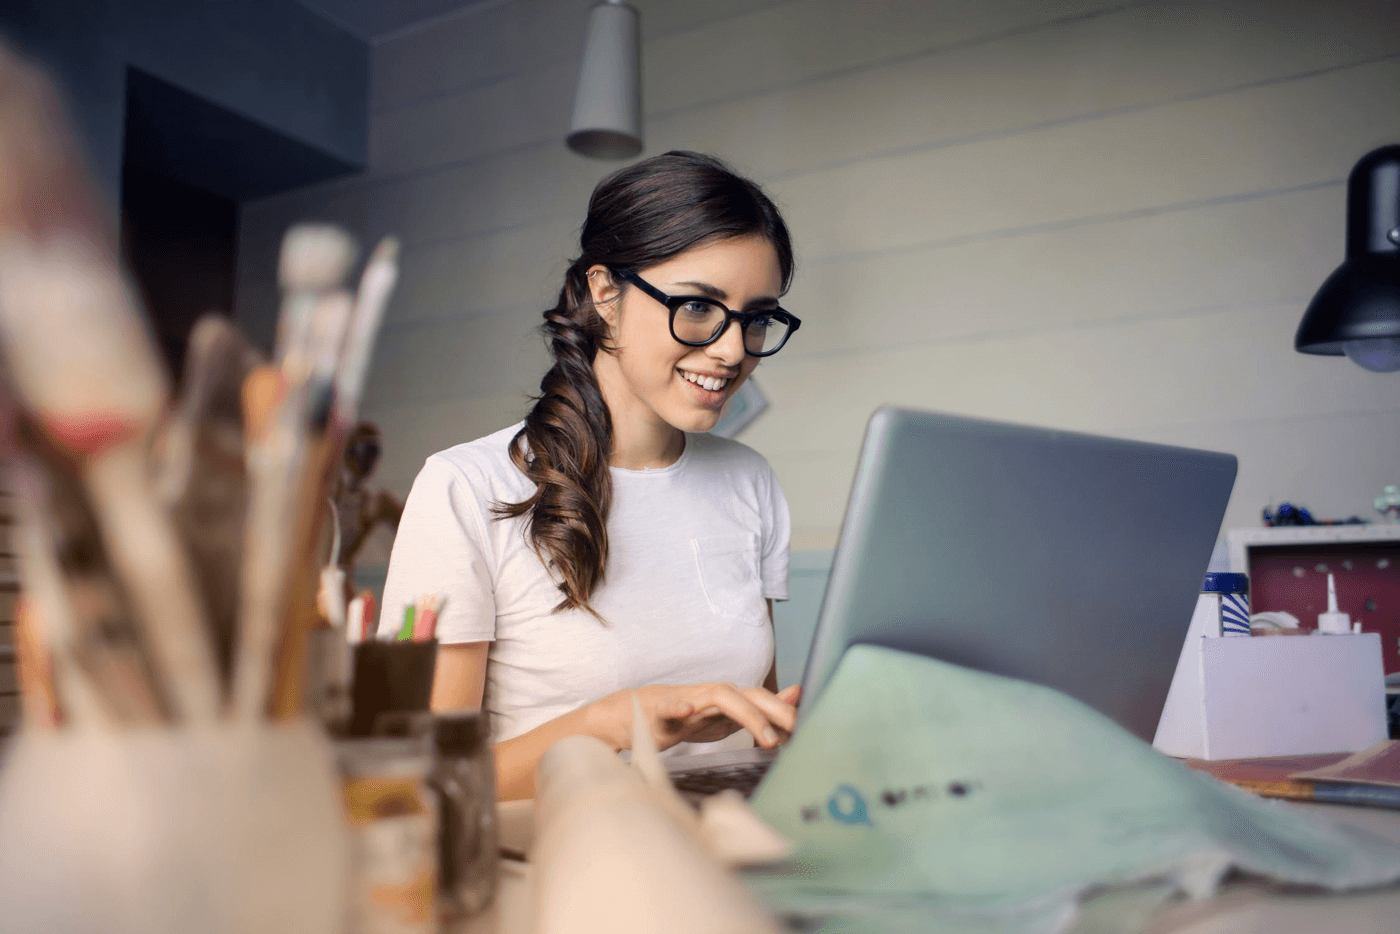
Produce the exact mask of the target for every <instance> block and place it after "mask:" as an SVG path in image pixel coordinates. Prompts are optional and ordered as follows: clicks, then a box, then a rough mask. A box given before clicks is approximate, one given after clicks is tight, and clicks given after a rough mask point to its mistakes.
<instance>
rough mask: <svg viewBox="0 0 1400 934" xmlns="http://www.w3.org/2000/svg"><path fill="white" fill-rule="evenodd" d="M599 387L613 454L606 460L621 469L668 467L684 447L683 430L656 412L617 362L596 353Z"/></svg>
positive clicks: (678, 456)
mask: <svg viewBox="0 0 1400 934" xmlns="http://www.w3.org/2000/svg"><path fill="white" fill-rule="evenodd" d="M594 371H595V372H596V373H597V374H598V388H599V389H600V390H601V391H602V394H603V401H604V402H605V403H607V406H608V414H609V416H611V418H612V453H611V455H610V456H609V457H608V463H609V464H610V465H612V466H613V467H621V468H623V469H624V470H655V469H657V468H659V467H669V466H671V465H672V464H674V463H675V462H676V461H677V460H679V459H680V456H681V452H682V451H684V450H685V432H683V431H681V430H680V429H679V428H676V427H675V426H674V425H672V424H670V423H669V422H667V421H665V420H664V419H662V418H661V416H659V415H657V414H656V412H654V411H653V410H652V408H651V406H649V405H647V404H646V403H645V402H643V401H642V400H641V399H640V398H638V397H637V395H636V393H634V392H631V391H629V389H628V387H627V382H626V380H625V379H624V378H623V377H622V374H621V373H619V372H617V366H616V361H615V360H614V359H613V358H611V357H604V355H603V354H599V355H598V361H597V362H596V363H595V364H594Z"/></svg>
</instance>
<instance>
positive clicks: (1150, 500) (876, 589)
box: [802, 407, 1236, 742]
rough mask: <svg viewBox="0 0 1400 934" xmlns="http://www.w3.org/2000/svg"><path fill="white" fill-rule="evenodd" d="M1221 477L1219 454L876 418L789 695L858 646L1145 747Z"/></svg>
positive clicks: (1215, 517) (1220, 496)
mask: <svg viewBox="0 0 1400 934" xmlns="http://www.w3.org/2000/svg"><path fill="white" fill-rule="evenodd" d="M1235 470H1236V461H1235V458H1234V457H1233V456H1231V455H1228V454H1217V453H1211V452H1207V451H1196V450H1190V449H1187V448H1177V447H1168V446H1164V445H1157V444H1146V443H1143V442H1137V441H1123V440H1117V439H1113V438H1102V437H1096V436H1093V435H1085V434H1077V433H1072V432H1066V431H1055V430H1051V429H1044V428H1030V427H1024V426H1019V425H1010V424H1005V423H1000V422H991V421H982V420H978V419H971V418H962V417H956V416H951V415H941V414H937V413H931V412H917V411H911V410H907V409H899V408H891V407H886V408H881V409H879V410H878V411H876V413H875V414H874V416H873V417H872V418H871V420H870V424H869V427H868V428H867V430H866V435H865V443H864V445H863V447H862V449H861V455H860V463H859V465H858V467H857V468H856V476H855V482H854V484H853V485H852V489H851V496H850V500H849V502H848V503H847V506H846V517H845V521H844V523H843V525H842V529H841V538H840V542H839V543H838V545H837V548H836V553H835V557H834V559H833V562H832V570H831V577H830V579H829V580H828V582H827V587H826V593H825V596H824V598H823V600H822V606H821V611H820V614H819V616H818V619H817V626H816V631H815V632H814V634H813V639H812V649H811V653H810V654H809V655H808V658H807V667H806V670H805V673H804V675H803V679H802V688H803V697H804V698H813V699H815V698H816V697H818V696H819V695H820V693H821V690H822V688H823V687H824V686H825V685H826V682H827V680H828V679H829V678H830V677H831V674H832V672H833V671H834V669H835V668H836V665H837V663H838V662H839V661H840V659H841V656H842V654H843V653H844V652H845V650H846V648H847V647H849V646H850V645H852V644H855V643H873V644H876V645H883V646H888V647H890V648H897V649H903V650H906V651H912V652H919V653H922V654H924V655H929V656H932V657H934V658H939V659H943V660H945V661H948V662H952V663H954V664H958V665H964V666H967V667H969V668H976V669H980V670H983V671H988V672H993V673H995V674H1001V675H1007V676H1009V677H1013V678H1020V679H1023V680H1027V681H1034V682H1037V683H1039V684H1043V685H1046V686H1048V687H1052V688H1055V689H1057V690H1060V691H1063V692H1064V693H1066V694H1069V695H1070V696H1072V697H1075V698H1078V699H1079V700H1081V701H1083V702H1085V703H1087V704H1089V705H1090V706H1092V707H1095V708H1096V709H1098V710H1099V711H1101V712H1102V713H1104V714H1106V715H1108V716H1109V717H1112V718H1113V719H1114V720H1116V721H1117V722H1118V723H1119V724H1121V725H1122V726H1124V727H1126V728H1127V729H1129V730H1131V731H1132V732H1134V733H1136V734H1137V735H1138V736H1140V737H1142V738H1143V739H1145V740H1146V741H1148V742H1151V741H1152V736H1153V733H1154V732H1155V730H1156V728H1157V720H1158V718H1159V717H1160V716H1161V712H1162V705H1163V703H1164V702H1165V700H1166V696H1167V690H1168V688H1169V687H1170V686H1171V679H1172V674H1173V672H1174V671H1175V668H1176V662H1177V658H1178V656H1179V655H1180V653H1181V644H1182V640H1183V639H1184V638H1185V636H1186V630H1187V627H1188V626H1189V624H1190V621H1191V615H1192V610H1193V608H1194V606H1195V601H1196V595H1197V594H1198V593H1199V591H1200V586H1201V580H1202V578H1203V577H1204V575H1205V571H1206V568H1207V566H1208V564H1209V562H1210V555H1211V552H1212V550H1213V548H1214V544H1215V540H1216V537H1217V535H1218V533H1219V529H1220V523H1221V520H1222V518H1223V516H1224V513H1225V505H1226V503H1227V501H1228V500H1229V497H1230V490H1231V488H1232V486H1233V485H1234V480H1235Z"/></svg>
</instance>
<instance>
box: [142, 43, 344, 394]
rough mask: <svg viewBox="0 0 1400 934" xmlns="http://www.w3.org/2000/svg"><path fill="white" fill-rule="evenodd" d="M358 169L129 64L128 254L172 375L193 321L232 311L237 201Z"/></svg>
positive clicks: (265, 195)
mask: <svg viewBox="0 0 1400 934" xmlns="http://www.w3.org/2000/svg"><path fill="white" fill-rule="evenodd" d="M357 168H359V167H358V166H354V165H350V164H349V163H347V162H345V161H343V160H341V159H339V158H337V157H335V156H331V155H329V154H327V153H325V152H322V151H321V150H319V149H316V148H314V147H311V146H308V145H306V144H305V143H303V142H300V141H298V140H294V139H292V138H291V137H289V136H286V135H285V134H283V133H280V132H278V131H277V130H274V129H272V128H271V127H268V126H265V125H263V124H261V123H258V122H257V121H255V120H252V119H250V118H249V117H247V116H244V115H243V114H240V113H236V112H234V111H232V110H229V109H228V108H226V107H223V106H221V105H219V104H217V103H215V102H214V101H211V100H208V99H207V98H204V97H200V96H198V95H196V94H192V93H190V92H189V91H186V90H185V89H183V88H180V87H177V86H176V85H174V84H171V83H170V82H168V81H164V80H162V79H160V78H157V77H155V76H154V75H150V74H147V73H146V72H143V71H141V70H139V69H136V68H128V69H127V72H126V119H125V139H124V141H123V144H122V190H121V221H122V231H121V237H122V252H123V254H124V256H125V259H126V262H127V265H128V268H130V270H131V272H132V274H133V275H134V276H135V278H136V284H137V286H138V287H139V288H140V290H141V293H142V296H143V297H144V299H145V301H146V308H147V310H148V311H149V313H150V318H151V327H152V330H153V331H154V332H155V334H156V337H157V339H158V340H159V342H160V345H161V347H162V349H163V350H164V352H165V357H166V360H167V361H168V362H169V364H170V366H171V369H172V374H173V375H176V376H178V375H179V374H180V372H181V369H180V368H181V365H182V364H183V362H184V356H185V344H186V343H187V341H188V339H189V333H190V328H191V327H192V326H193V325H194V323H195V321H197V320H198V319H199V318H200V316H202V315H204V314H205V313H206V312H209V311H218V312H222V313H224V314H229V313H230V312H231V310H232V308H233V298H234V294H233V293H234V281H235V270H236V268H237V259H238V214H239V205H240V204H241V203H242V202H244V201H247V200H250V199H254V198H265V197H267V196H269V195H273V194H277V193H278V192H283V191H287V190H289V189H292V188H299V187H301V186H303V185H309V184H312V183H314V182H319V181H324V180H325V179H328V178H335V177H336V176H338V175H344V174H346V173H347V172H351V171H355V170H356V169H357Z"/></svg>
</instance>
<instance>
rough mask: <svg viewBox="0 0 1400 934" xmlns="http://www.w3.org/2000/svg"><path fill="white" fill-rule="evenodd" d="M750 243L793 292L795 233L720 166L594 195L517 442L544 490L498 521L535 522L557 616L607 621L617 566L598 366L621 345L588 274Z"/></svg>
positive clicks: (644, 176)
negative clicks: (730, 242)
mask: <svg viewBox="0 0 1400 934" xmlns="http://www.w3.org/2000/svg"><path fill="white" fill-rule="evenodd" d="M747 236H760V237H763V238H765V239H766V240H768V241H769V242H770V243H772V244H773V248H774V249H775V250H776V251H777V254H778V265H779V268H780V270H781V272H782V281H783V290H784V291H786V290H787V287H788V285H789V283H791V281H792V270H793V257H792V241H791V240H790V238H789V237H788V231H787V226H786V225H785V224H784V223H783V219H782V217H781V216H780V215H779V214H778V209H777V207H775V206H774V204H773V202H772V201H770V200H769V198H768V196H767V195H765V194H764V193H763V192H762V191H761V190H760V189H759V187H758V186H757V185H755V184H754V183H753V182H751V181H749V180H748V179H746V178H743V177H741V176H739V175H737V174H735V173H734V171H733V170H732V169H730V168H729V167H728V166H727V165H725V164H724V163H723V162H721V161H720V160H718V159H716V158H714V157H712V156H706V155H701V154H699V153H694V152H668V153H666V154H664V155H660V156H655V157H653V158H651V159H645V160H643V161H641V162H638V163H636V164H635V165H630V166H628V167H627V168H625V169H622V170H620V171H618V172H614V173H613V174H612V175H609V176H608V177H607V178H605V179H603V180H602V181H601V182H599V183H598V187H597V188H595V189H594V190H593V197H592V198H590V199H589V202H588V219H587V220H586V221H584V224H583V231H582V233H581V234H580V236H579V255H578V257H577V258H576V259H574V261H573V262H572V263H570V264H569V269H568V272H566V273H565V274H564V287H563V288H562V289H560V291H559V301H558V303H557V304H556V305H555V306H554V307H553V308H550V309H549V310H547V311H546V312H545V313H544V322H545V323H544V325H543V326H542V328H541V330H542V331H543V332H544V334H545V337H546V338H547V339H548V341H549V348H550V352H551V353H552V354H553V356H554V366H552V367H551V368H550V370H549V372H548V373H546V374H545V375H544V379H542V380H541V381H540V394H539V396H537V397H536V399H535V405H534V408H533V409H531V411H530V414H529V415H528V416H526V418H525V427H524V428H522V429H520V432H519V433H518V434H517V435H516V436H515V438H514V439H513V440H512V441H511V445H510V456H511V460H513V461H514V462H515V465H516V466H517V467H519V468H520V470H521V471H523V472H524V473H525V475H526V476H528V477H529V478H530V479H531V480H533V481H534V482H535V492H534V494H533V495H532V496H530V497H529V498H528V499H526V500H524V501H523V502H519V503H496V504H494V506H493V510H494V511H495V513H496V515H497V516H498V517H501V518H504V517H516V516H524V517H525V518H526V537H527V538H528V539H529V541H530V544H531V546H532V547H533V548H534V549H535V552H536V553H537V554H538V555H539V556H540V560H542V561H543V562H544V563H545V564H546V565H547V566H548V567H549V568H550V569H551V570H552V571H553V572H554V573H555V574H556V575H557V576H558V578H559V590H560V592H561V593H562V594H563V595H564V597H563V599H562V600H561V601H560V602H559V604H558V606H556V607H555V610H556V612H557V611H559V610H566V609H575V608H581V609H584V610H587V611H588V612H590V613H593V614H594V615H595V616H596V615H597V613H596V612H595V611H594V610H593V607H592V606H591V605H590V604H589V600H590V599H591V598H592V596H593V593H594V591H596V590H597V588H598V585H599V584H601V583H602V582H603V575H604V572H605V570H606V568H607V563H608V528H607V522H608V510H609V507H610V505H611V503H612V477H611V475H610V474H609V473H608V459H609V457H610V455H611V454H612V417H611V416H610V415H609V413H608V407H607V404H606V403H605V402H604V401H603V394H602V391H601V390H600V389H599V388H598V377H597V376H596V375H595V374H594V372H593V360H594V358H595V357H596V356H597V355H598V353H599V351H603V352H608V351H609V350H610V349H611V348H610V347H609V346H608V344H607V337H608V327H607V324H606V323H605V322H604V321H603V319H602V317H601V316H600V315H599V314H598V311H597V309H596V308H594V306H593V298H592V293H591V292H590V291H589V288H588V278H587V276H588V270H589V269H590V268H592V267H593V266H598V265H601V266H607V267H610V268H615V269H630V270H640V269H645V268H647V267H649V266H654V265H657V264H658V263H663V262H665V261H666V260H668V259H670V258H671V257H673V256H676V255H678V254H680V253H682V252H684V251H686V250H688V249H690V248H691V247H693V246H696V245H699V244H701V243H705V242H709V241H714V240H723V239H728V238H730V237H747Z"/></svg>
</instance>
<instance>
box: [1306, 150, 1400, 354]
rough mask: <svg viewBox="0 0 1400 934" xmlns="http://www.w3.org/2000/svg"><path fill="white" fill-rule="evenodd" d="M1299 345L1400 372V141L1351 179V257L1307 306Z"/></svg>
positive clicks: (1369, 157)
mask: <svg viewBox="0 0 1400 934" xmlns="http://www.w3.org/2000/svg"><path fill="white" fill-rule="evenodd" d="M1293 346H1294V348H1295V349H1297V350H1298V351H1299V352H1301V353H1315V354H1331V355H1334V356H1341V355H1342V354H1346V355H1347V356H1348V357H1350V358H1351V359H1352V362H1353V363H1356V364H1358V365H1360V366H1363V367H1365V368H1366V369H1368V370H1373V371H1375V372H1377V373H1393V372H1395V371H1396V370H1400V146H1382V147H1381V148H1380V149H1376V150H1373V151H1371V152H1369V153H1367V154H1366V155H1365V156H1363V157H1362V158H1361V161H1360V162H1358V163H1356V167H1355V168H1354V169H1352V170H1351V176H1350V177H1349V178H1348V179H1347V258H1346V261H1345V262H1344V263H1342V265H1341V266H1338V267H1337V271H1336V272H1334V273H1332V275H1330V276H1328V277H1327V281H1326V282H1324V283H1322V288H1320V289H1318V290H1317V294H1316V295H1314V296H1313V300H1312V302H1311V303H1309V305H1308V310H1307V312H1306V313H1305V314H1304V315H1303V321H1302V323H1301V324H1299V325H1298V335H1297V336H1296V337H1295V338H1294V339H1293Z"/></svg>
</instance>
